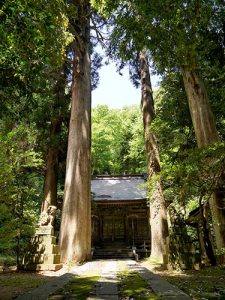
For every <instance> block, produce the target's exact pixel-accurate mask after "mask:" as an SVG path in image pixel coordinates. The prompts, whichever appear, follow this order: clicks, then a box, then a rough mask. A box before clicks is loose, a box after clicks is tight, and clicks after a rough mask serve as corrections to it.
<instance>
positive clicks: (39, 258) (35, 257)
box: [29, 254, 60, 264]
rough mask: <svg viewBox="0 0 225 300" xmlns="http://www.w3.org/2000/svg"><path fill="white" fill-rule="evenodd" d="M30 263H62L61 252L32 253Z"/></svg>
mask: <svg viewBox="0 0 225 300" xmlns="http://www.w3.org/2000/svg"><path fill="white" fill-rule="evenodd" d="M29 263H30V264H60V255H59V254H32V257H31V258H30V260H29Z"/></svg>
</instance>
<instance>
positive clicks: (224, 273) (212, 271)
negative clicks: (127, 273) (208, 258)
mask: <svg viewBox="0 0 225 300" xmlns="http://www.w3.org/2000/svg"><path fill="white" fill-rule="evenodd" d="M158 274H159V275H161V276H162V277H164V278H165V279H166V280H168V281H169V282H170V283H172V284H173V285H176V286H177V287H178V288H180V289H181V290H183V291H184V292H185V293H187V294H189V295H190V296H191V297H193V298H194V299H196V300H198V299H199V300H200V299H205V300H211V299H217V300H225V268H220V267H207V268H204V269H202V270H199V271H195V270H191V271H190V270H187V271H182V272H176V271H163V272H158Z"/></svg>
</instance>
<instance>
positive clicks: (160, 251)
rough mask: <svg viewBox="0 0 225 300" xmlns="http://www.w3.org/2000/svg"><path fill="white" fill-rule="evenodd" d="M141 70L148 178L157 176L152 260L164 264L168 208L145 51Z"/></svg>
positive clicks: (152, 207)
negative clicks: (153, 122) (154, 124)
mask: <svg viewBox="0 0 225 300" xmlns="http://www.w3.org/2000/svg"><path fill="white" fill-rule="evenodd" d="M140 70H141V93H142V97H141V108H142V113H143V124H144V135H145V148H146V155H147V164H148V177H149V179H153V176H155V175H156V176H155V182H154V187H153V191H152V195H151V198H150V225H151V259H152V260H156V261H158V262H163V258H164V256H165V255H166V254H167V250H166V249H167V247H166V237H167V236H168V225H167V216H166V207H165V201H164V196H163V190H162V182H161V179H160V176H157V175H159V172H160V159H159V151H158V146H157V140H156V136H155V134H154V133H153V132H151V130H150V128H149V127H150V125H151V123H152V121H153V120H154V118H155V114H154V102H153V95H152V87H151V81H150V73H149V65H148V59H147V55H146V53H145V51H141V52H140Z"/></svg>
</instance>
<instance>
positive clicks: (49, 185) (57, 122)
mask: <svg viewBox="0 0 225 300" xmlns="http://www.w3.org/2000/svg"><path fill="white" fill-rule="evenodd" d="M60 129H61V117H60V116H59V117H58V118H57V119H54V120H52V121H51V129H50V144H49V146H48V152H47V159H46V172H45V181H44V197H43V201H42V206H41V211H42V212H46V211H47V210H48V207H49V205H55V206H56V205H57V179H58V152H59V146H58V145H57V143H56V142H55V141H56V139H57V135H58V134H59V132H60Z"/></svg>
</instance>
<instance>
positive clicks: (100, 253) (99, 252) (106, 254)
mask: <svg viewBox="0 0 225 300" xmlns="http://www.w3.org/2000/svg"><path fill="white" fill-rule="evenodd" d="M132 257H133V252H132V251H131V250H130V249H95V250H94V254H93V258H94V259H99V258H132Z"/></svg>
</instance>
